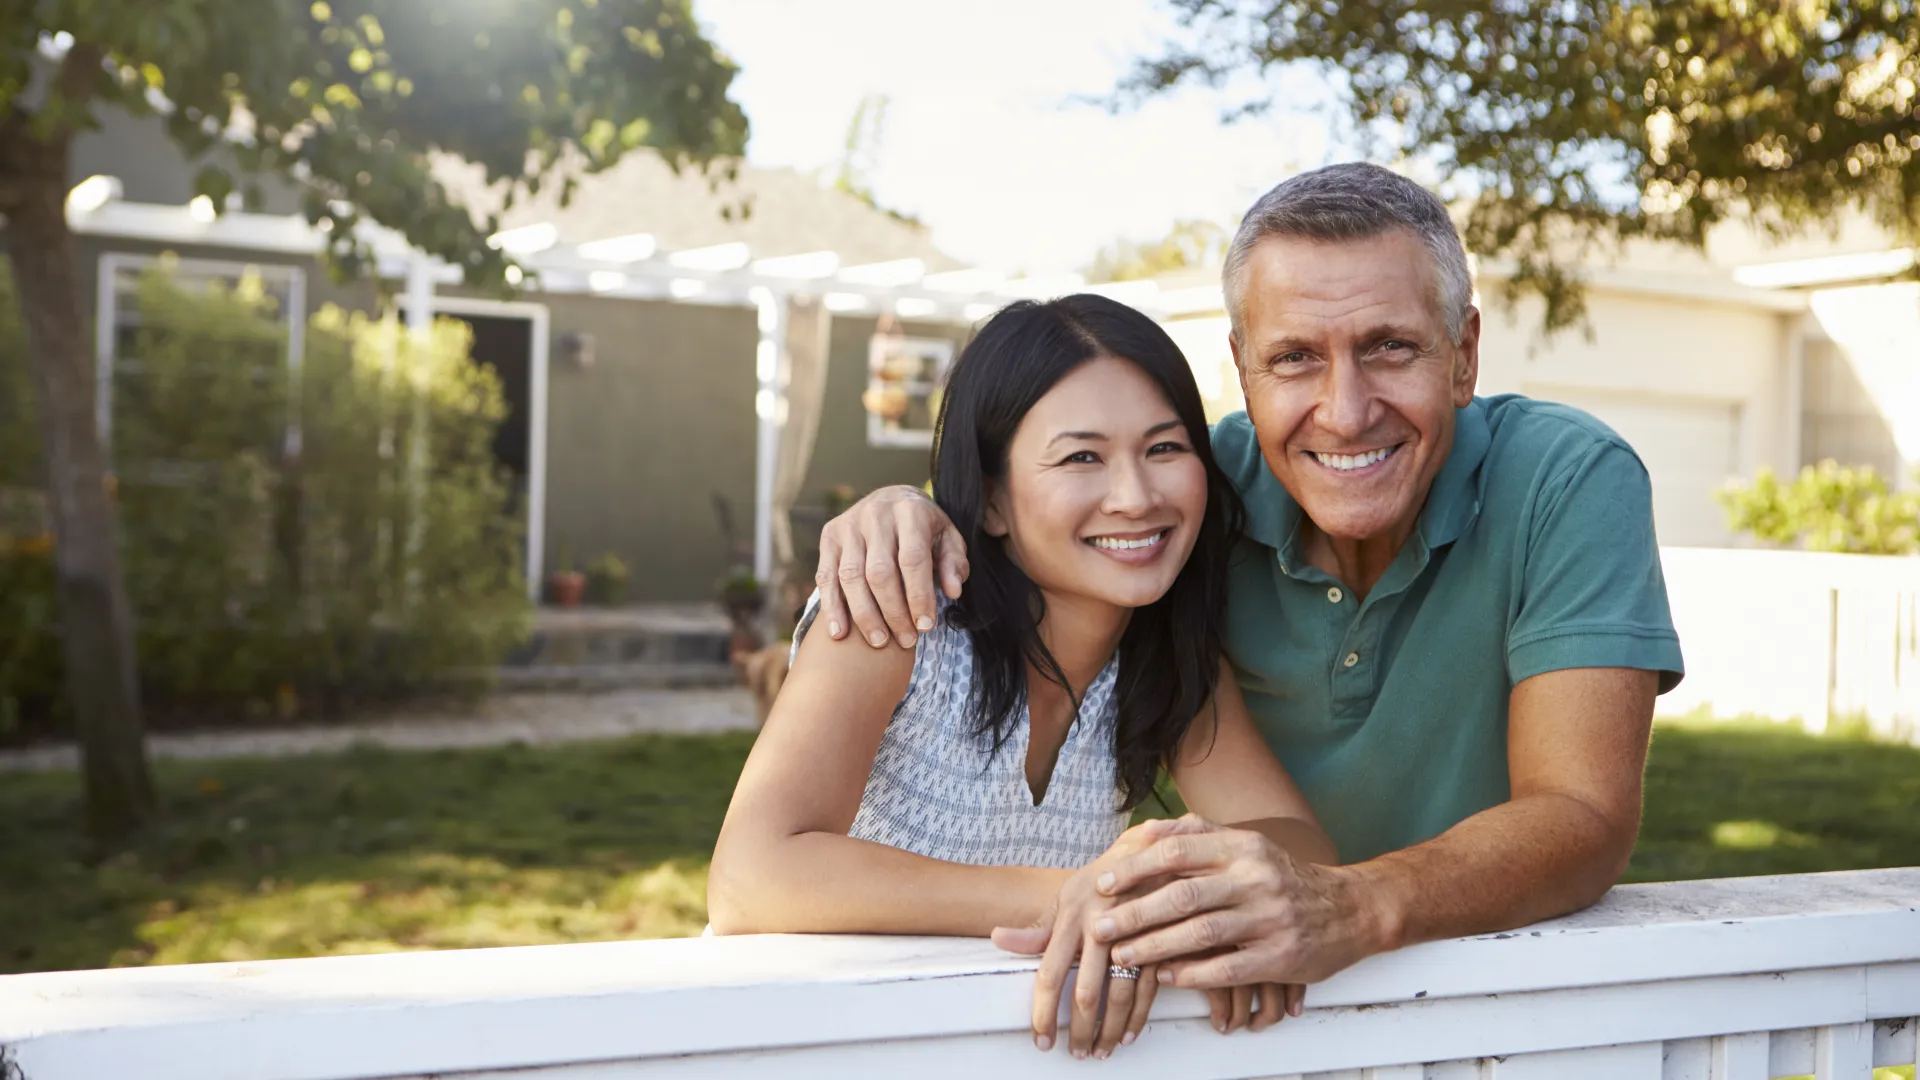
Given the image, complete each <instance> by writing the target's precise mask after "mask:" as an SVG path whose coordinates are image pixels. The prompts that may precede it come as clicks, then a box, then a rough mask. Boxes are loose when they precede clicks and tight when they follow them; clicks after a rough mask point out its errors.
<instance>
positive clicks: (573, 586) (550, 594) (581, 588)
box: [547, 570, 587, 607]
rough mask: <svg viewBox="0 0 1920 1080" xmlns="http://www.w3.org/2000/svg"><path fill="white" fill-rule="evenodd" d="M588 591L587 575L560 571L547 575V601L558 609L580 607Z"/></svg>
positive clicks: (571, 571) (573, 571)
mask: <svg viewBox="0 0 1920 1080" xmlns="http://www.w3.org/2000/svg"><path fill="white" fill-rule="evenodd" d="M586 591H587V575H585V574H583V573H581V572H579V571H578V570H559V571H555V572H554V573H551V574H548V575H547V599H548V600H550V601H552V602H553V604H554V605H555V606H557V607H579V606H580V598H581V597H582V596H584V595H586Z"/></svg>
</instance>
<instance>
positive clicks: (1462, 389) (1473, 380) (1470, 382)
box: [1453, 307, 1480, 409]
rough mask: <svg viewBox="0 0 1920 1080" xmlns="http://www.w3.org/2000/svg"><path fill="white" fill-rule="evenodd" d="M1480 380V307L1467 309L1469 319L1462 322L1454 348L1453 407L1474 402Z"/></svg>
mask: <svg viewBox="0 0 1920 1080" xmlns="http://www.w3.org/2000/svg"><path fill="white" fill-rule="evenodd" d="M1479 382H1480V309H1479V308H1477V307H1470V308H1468V309H1467V321H1466V322H1464V323H1462V324H1460V343H1459V344H1458V345H1456V346H1454V348H1453V407H1454V408H1456V409H1464V408H1466V407H1467V406H1469V405H1471V404H1473V391H1474V387H1475V386H1477V385H1478V384H1479Z"/></svg>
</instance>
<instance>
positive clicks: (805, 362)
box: [767, 296, 833, 626]
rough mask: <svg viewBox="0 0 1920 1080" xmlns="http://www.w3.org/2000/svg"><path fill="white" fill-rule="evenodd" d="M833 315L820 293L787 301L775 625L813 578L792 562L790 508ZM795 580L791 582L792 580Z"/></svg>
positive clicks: (809, 443) (815, 417)
mask: <svg viewBox="0 0 1920 1080" xmlns="http://www.w3.org/2000/svg"><path fill="white" fill-rule="evenodd" d="M832 323H833V316H832V313H830V312H829V311H827V309H826V306H825V305H824V304H822V303H821V302H820V299H819V298H818V297H802V296H796V297H793V298H791V299H790V300H789V301H788V303H787V340H786V341H785V343H784V347H785V351H786V354H787V355H786V360H787V365H786V367H787V386H786V401H787V417H786V423H785V424H784V425H782V426H781V428H780V458H779V461H778V463H777V464H776V465H775V467H774V472H773V508H772V509H773V580H772V581H771V582H769V583H768V584H769V586H770V587H769V589H768V590H767V599H768V602H769V605H770V610H769V612H768V614H769V615H770V616H771V620H770V621H771V622H772V623H773V624H774V625H775V626H785V625H786V621H787V618H788V616H790V615H791V614H792V611H793V608H794V607H795V606H796V605H797V604H798V603H799V601H800V600H802V599H804V598H805V592H804V590H801V589H799V586H800V585H802V584H804V583H807V582H810V581H811V580H812V571H813V568H812V567H796V566H794V565H793V559H794V550H793V524H792V522H791V521H789V520H788V518H787V514H788V511H790V510H792V509H793V504H794V503H795V502H796V501H797V500H798V499H799V498H800V488H801V485H802V484H804V483H806V479H807V466H808V464H809V463H810V462H811V461H812V460H813V440H814V436H815V435H816V434H818V433H819V430H820V412H821V407H822V405H823V403H824V402H825V400H826V394H827V340H828V333H829V331H830V330H831V328H832ZM790 583H791V584H790Z"/></svg>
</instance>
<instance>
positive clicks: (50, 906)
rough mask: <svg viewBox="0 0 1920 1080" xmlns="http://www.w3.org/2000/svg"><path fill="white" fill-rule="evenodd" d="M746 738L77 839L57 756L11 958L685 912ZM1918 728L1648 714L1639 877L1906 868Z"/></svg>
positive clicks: (214, 947)
mask: <svg viewBox="0 0 1920 1080" xmlns="http://www.w3.org/2000/svg"><path fill="white" fill-rule="evenodd" d="M750 744H751V738H750V736H747V735H729V736H721V737H702V736H644V737H638V738H633V739H628V740H623V741H620V742H613V743H598V744H579V745H574V746H563V747H554V748H542V749H529V748H526V747H521V746H510V747H502V748H498V749H489V750H466V751H445V752H403V751H376V750H357V751H353V752H349V753H346V754H342V755H337V756H318V757H302V758H293V759H286V760H280V761H225V762H213V763H204V764H196V763H179V762H164V763H161V764H160V765H159V766H158V769H157V771H158V774H159V779H160V784H161V787H162V790H163V793H164V798H165V801H166V805H167V816H166V820H165V822H164V824H162V825H160V826H158V827H156V828H155V829H153V830H152V831H151V832H150V834H148V835H146V836H145V837H143V838H141V839H140V840H139V841H138V842H136V843H134V844H132V845H131V846H129V847H127V848H126V849H125V850H121V851H118V852H116V853H112V854H110V855H108V856H107V857H105V858H96V857H94V856H93V855H91V854H90V853H89V851H88V848H87V845H86V843H85V842H84V840H83V839H82V837H81V836H80V835H79V833H78V831H77V829H76V826H77V824H78V822H79V821H80V810H79V807H78V805H77V798H78V790H77V781H76V780H75V778H74V776H73V775H72V774H50V775H26V776H20V775H3V776H0V972H10V971H34V970H45V969H57V968H76V967H101V966H108V965H116V964H147V963H185V962H192V961H205V960H241V959H255V958H266V957H283V956H308V955H315V954H321V953H353V952H373V951H385V950H393V949H431V948H458V947H474V946H484V945H519V944H533V943H542V942H559V941H583V940H595V939H609V938H625V937H658V936H669V935H677V934H690V933H697V932H699V929H700V927H701V924H702V923H703V922H704V921H705V889H706V872H705V867H706V860H707V855H708V852H709V851H710V849H711V848H712V845H713V840H714V836H715V835H716V833H717V831H718V830H719V827H720V819H721V816H722V814H724V812H725V810H726V805H727V799H728V796H729V794H730V793H731V791H732V787H733V779H734V776H735V775H736V774H737V773H738V771H739V768H740V763H741V762H742V761H743V760H744V759H745V756H746V752H747V748H748V746H749V745H750ZM1915 806H1920V750H1914V749H1909V748H1904V747H1893V746H1887V745H1882V744H1875V743H1870V742H1865V741H1858V740H1845V739H1821V738H1815V737H1809V736H1807V735H1803V734H1800V733H1799V732H1797V731H1795V730H1793V729H1790V728H1783V727H1778V726H1764V725H1746V726H1731V725H1721V726H1712V727H1709V726H1704V725H1692V724H1669V725H1663V726H1662V727H1661V728H1660V729H1659V730H1658V732H1657V734H1656V738H1655V742H1654V751H1653V756H1652V762H1651V765H1650V766H1649V769H1648V784H1647V817H1646V827H1645V830H1644V836H1643V839H1642V842H1641V845H1640V849H1639V851H1638V852H1637V853H1636V854H1635V856H1634V859H1633V865H1632V868H1631V869H1630V870H1629V871H1628V877H1629V879H1630V880H1634V881H1657V880H1663V879H1671V878H1687V877H1716V876H1726V875H1739V874H1767V873H1786V872H1798V871H1811V870H1837V869H1847V868H1854V867H1870V866H1895V865H1920V814H1916V813H1915V812H1914V807H1915Z"/></svg>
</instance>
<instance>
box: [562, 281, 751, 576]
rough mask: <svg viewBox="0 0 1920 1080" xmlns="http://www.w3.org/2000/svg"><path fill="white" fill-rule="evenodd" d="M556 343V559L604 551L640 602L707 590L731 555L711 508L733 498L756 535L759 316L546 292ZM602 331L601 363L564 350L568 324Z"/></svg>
mask: <svg viewBox="0 0 1920 1080" xmlns="http://www.w3.org/2000/svg"><path fill="white" fill-rule="evenodd" d="M527 299H530V300H534V301H537V302H540V303H544V304H546V305H547V307H548V310H549V311H550V313H551V326H552V332H553V335H554V338H555V339H556V340H554V341H553V342H551V343H550V345H549V356H550V357H551V360H550V366H549V375H548V410H547V416H548V422H547V527H546V551H547V562H548V565H549V566H557V565H559V563H560V561H561V560H562V559H563V558H564V557H566V556H568V555H571V557H572V558H573V559H574V560H575V561H577V562H578V563H580V564H581V565H582V566H584V565H585V564H586V563H587V562H589V561H590V560H592V559H594V558H595V557H597V556H599V555H600V554H602V553H604V552H612V553H614V554H617V555H618V556H620V558H621V559H622V560H624V561H625V562H626V563H627V564H628V565H629V566H630V567H632V569H633V574H634V577H633V599H634V600H637V601H667V600H676V601H677V600H702V599H707V598H709V597H711V596H712V595H713V592H714V587H715V585H716V584H717V583H718V582H719V580H720V579H721V577H722V576H724V575H725V573H726V570H727V565H728V561H729V553H728V551H727V547H726V545H725V543H724V542H723V541H722V538H721V533H720V529H719V525H718V523H717V520H716V517H715V512H714V509H713V496H714V494H715V493H718V494H720V495H721V496H722V497H724V498H725V499H726V500H727V501H728V502H729V503H730V504H731V505H732V507H733V515H734V523H735V529H736V539H737V540H738V541H740V542H744V543H748V544H750V543H751V541H752V536H753V532H752V530H753V471H754V426H755V421H754V411H753V394H754V372H753V362H754V346H755V343H756V341H757V340H758V330H757V328H756V326H755V321H754V314H753V312H752V311H751V310H749V309H746V308H734V307H703V306H695V305H689V304H670V303H661V302H651V301H635V300H605V299H596V298H594V297H590V296H568V295H552V294H542V295H535V296H529V297H527ZM571 331H583V332H586V333H590V334H592V335H593V336H594V338H595V359H594V363H593V364H592V366H591V367H585V368H583V367H581V366H579V365H577V364H572V363H569V362H567V361H566V360H565V359H564V357H563V351H562V350H561V349H560V347H559V341H558V338H559V336H560V335H562V334H565V333H568V332H571Z"/></svg>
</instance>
